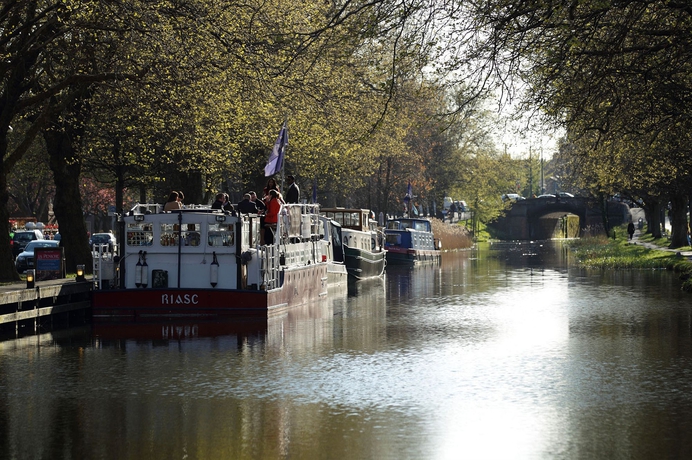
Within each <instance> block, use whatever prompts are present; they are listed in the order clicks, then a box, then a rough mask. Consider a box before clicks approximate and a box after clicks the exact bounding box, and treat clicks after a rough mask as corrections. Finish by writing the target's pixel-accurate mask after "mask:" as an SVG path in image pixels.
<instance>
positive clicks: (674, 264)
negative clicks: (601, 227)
mask: <svg viewBox="0 0 692 460" xmlns="http://www.w3.org/2000/svg"><path fill="white" fill-rule="evenodd" d="M616 235H617V237H616V238H615V239H613V238H607V237H605V236H597V237H588V238H580V239H577V240H573V241H571V242H570V243H569V247H570V250H571V251H572V253H573V254H574V255H575V256H576V258H577V263H578V265H579V266H581V267H585V268H602V269H615V270H617V269H665V270H672V271H674V272H676V273H678V274H679V275H680V277H681V279H683V280H684V283H683V289H684V290H685V291H688V292H692V278H691V277H690V276H691V275H692V263H691V262H690V261H688V260H687V258H685V257H681V256H679V255H676V253H675V252H672V251H666V250H665V247H666V245H667V244H668V243H669V242H668V241H667V240H666V239H665V238H662V239H661V241H658V242H656V241H654V240H653V239H652V238H651V237H650V236H649V239H648V240H647V239H646V237H644V236H642V238H641V241H647V242H650V243H653V244H657V245H659V246H661V250H656V249H649V248H647V247H644V246H643V245H641V244H632V243H630V242H629V241H628V240H627V232H626V229H625V228H624V227H623V228H622V229H618V231H617V232H616ZM680 249H681V250H685V249H689V248H680Z"/></svg>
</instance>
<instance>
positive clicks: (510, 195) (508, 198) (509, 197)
mask: <svg viewBox="0 0 692 460" xmlns="http://www.w3.org/2000/svg"><path fill="white" fill-rule="evenodd" d="M500 198H502V201H511V202H512V203H513V202H515V201H519V200H524V199H525V198H524V197H523V196H521V195H519V194H518V193H507V194H505V195H502V196H501V197H500Z"/></svg>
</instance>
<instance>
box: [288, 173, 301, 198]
mask: <svg viewBox="0 0 692 460" xmlns="http://www.w3.org/2000/svg"><path fill="white" fill-rule="evenodd" d="M286 182H288V190H286V203H298V202H299V201H300V188H298V184H296V178H295V177H293V176H292V175H290V174H289V175H288V176H286Z"/></svg>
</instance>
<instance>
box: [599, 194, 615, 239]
mask: <svg viewBox="0 0 692 460" xmlns="http://www.w3.org/2000/svg"><path fill="white" fill-rule="evenodd" d="M598 204H599V207H600V208H601V219H602V221H603V229H604V230H605V234H606V235H608V236H611V234H610V221H609V220H608V199H607V198H606V196H605V194H603V193H599V194H598ZM612 236H614V235H612Z"/></svg>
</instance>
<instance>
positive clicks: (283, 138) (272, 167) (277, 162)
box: [264, 122, 288, 177]
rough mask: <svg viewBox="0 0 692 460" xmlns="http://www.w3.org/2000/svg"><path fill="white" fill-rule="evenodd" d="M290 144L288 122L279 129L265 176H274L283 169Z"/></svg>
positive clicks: (265, 168) (265, 169)
mask: <svg viewBox="0 0 692 460" xmlns="http://www.w3.org/2000/svg"><path fill="white" fill-rule="evenodd" d="M287 145H288V128H287V127H286V122H284V125H283V126H282V127H281V131H279V137H278V138H277V139H276V142H275V143H274V148H273V149H272V153H271V155H269V159H268V160H267V166H265V167H264V177H269V176H273V175H274V174H276V173H278V172H279V171H281V168H282V167H283V165H284V155H285V154H286V146H287Z"/></svg>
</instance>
